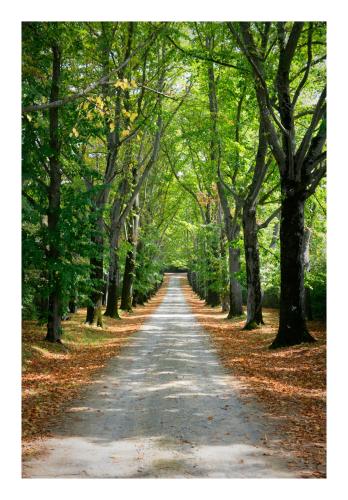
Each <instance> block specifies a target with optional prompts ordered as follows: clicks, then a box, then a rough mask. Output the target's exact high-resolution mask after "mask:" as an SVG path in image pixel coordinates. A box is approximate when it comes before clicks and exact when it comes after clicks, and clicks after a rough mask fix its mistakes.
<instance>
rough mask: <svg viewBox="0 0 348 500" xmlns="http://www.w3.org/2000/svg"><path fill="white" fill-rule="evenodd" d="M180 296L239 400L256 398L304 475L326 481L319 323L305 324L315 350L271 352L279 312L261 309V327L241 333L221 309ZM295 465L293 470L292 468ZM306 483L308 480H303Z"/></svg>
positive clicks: (322, 352) (323, 341)
mask: <svg viewBox="0 0 348 500" xmlns="http://www.w3.org/2000/svg"><path fill="white" fill-rule="evenodd" d="M183 288H184V293H185V296H186V299H187V301H188V302H189V304H190V306H191V308H192V311H193V312H194V314H195V315H196V317H197V319H198V320H199V322H200V323H201V325H202V326H204V327H205V328H206V330H207V331H208V332H209V333H210V334H211V337H212V340H213V342H214V344H215V346H216V348H217V350H218V353H219V355H220V357H221V359H222V361H223V363H224V365H225V366H226V367H227V368H228V369H229V370H230V371H231V372H232V373H233V375H235V376H237V377H238V379H239V380H240V381H241V382H242V389H241V396H242V397H243V399H244V400H245V401H246V402H247V401H248V398H252V397H253V396H256V398H257V399H258V400H259V401H260V402H261V403H262V405H263V407H264V408H265V412H266V414H267V417H268V418H269V419H270V420H271V422H273V423H274V424H275V426H276V428H277V429H278V431H279V433H280V435H281V444H282V446H283V447H284V449H286V450H289V451H291V452H292V453H293V454H294V455H295V457H297V458H298V459H299V460H300V461H301V462H302V463H303V464H304V465H305V468H306V469H307V470H309V471H310V473H309V474H308V477H309V476H311V477H313V476H314V477H325V462H326V332H325V324H324V323H323V322H321V321H309V322H308V326H309V329H310V331H311V333H312V335H313V336H314V337H315V338H316V339H317V342H315V343H314V344H301V345H299V346H293V347H289V348H282V349H277V350H270V349H269V348H268V347H269V345H270V344H271V342H272V340H273V339H274V337H275V335H276V333H277V328H278V310H276V309H264V321H265V325H262V327H260V328H258V329H255V330H251V331H247V330H242V328H243V326H244V324H245V319H244V318H238V319H236V320H226V319H225V318H226V313H221V310H220V308H211V307H208V306H206V305H205V304H204V301H202V300H199V299H198V297H197V296H196V295H195V294H194V293H193V292H192V290H191V288H190V287H189V286H188V285H183ZM293 465H294V464H293ZM306 477H307V476H306Z"/></svg>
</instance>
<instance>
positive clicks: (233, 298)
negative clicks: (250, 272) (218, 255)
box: [227, 247, 243, 319]
mask: <svg viewBox="0 0 348 500" xmlns="http://www.w3.org/2000/svg"><path fill="white" fill-rule="evenodd" d="M229 270H230V308H229V312H228V316H227V319H232V318H235V317H236V316H241V315H242V314H243V298H242V287H241V286H240V283H239V281H238V280H237V278H236V277H235V274H236V273H238V272H239V271H240V250H239V248H233V247H230V248H229Z"/></svg>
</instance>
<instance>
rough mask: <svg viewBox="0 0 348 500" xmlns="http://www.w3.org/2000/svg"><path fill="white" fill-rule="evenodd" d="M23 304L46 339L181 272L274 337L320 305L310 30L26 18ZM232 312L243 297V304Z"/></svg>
mask: <svg viewBox="0 0 348 500" xmlns="http://www.w3.org/2000/svg"><path fill="white" fill-rule="evenodd" d="M22 44H23V45H22V46H23V49H22V50H23V52H22V94H23V96H22V97H23V103H22V126H23V128H22V139H23V143H22V144H23V145H22V157H23V170H22V172H23V173H22V181H23V185H22V194H23V202H22V209H23V238H22V241H23V246H22V251H23V266H22V269H23V315H24V318H29V319H37V320H38V321H40V322H41V323H43V324H47V336H46V339H47V340H48V341H52V342H56V341H60V339H61V336H62V333H63V332H62V319H64V318H65V317H66V316H67V315H68V314H69V313H73V312H75V311H76V308H77V307H86V309H87V313H86V322H87V323H89V324H91V325H95V326H102V324H103V315H107V316H110V317H113V318H118V317H119V309H122V310H127V311H131V310H132V308H133V307H136V306H137V305H138V304H143V303H144V302H146V301H147V300H148V299H149V298H150V297H151V296H152V295H153V294H154V293H155V292H156V291H157V289H158V288H159V286H160V284H161V282H162V279H163V272H164V271H165V270H166V269H171V268H178V269H182V268H183V269H187V270H188V277H189V282H190V284H191V286H192V288H193V290H194V291H195V292H196V293H197V294H198V295H199V296H200V297H201V298H202V299H204V300H205V301H206V303H207V304H208V305H210V306H221V307H222V308H223V311H225V312H226V315H227V316H228V318H234V317H239V316H241V315H242V314H244V313H243V310H245V312H246V315H245V328H246V329H254V328H257V327H258V325H260V324H262V323H263V316H262V306H271V307H279V330H278V333H277V335H276V337H275V339H274V341H273V343H272V346H271V347H273V348H275V347H282V346H289V345H293V344H299V343H302V342H313V341H314V340H315V339H314V338H313V337H312V336H311V334H310V333H309V331H308V328H307V324H306V320H307V319H309V320H310V319H313V317H318V318H319V317H324V316H325V288H326V266H325V263H326V258H325V242H326V239H325V233H326V198H325V172H326V69H325V61H326V25H325V23H322V22H304V23H302V22H221V23H217V22H211V23H209V22H199V23H194V22H163V23H161V22H154V23H151V22H70V23H69V22H57V23H53V22H27V23H23V27H22ZM243 305H244V308H243Z"/></svg>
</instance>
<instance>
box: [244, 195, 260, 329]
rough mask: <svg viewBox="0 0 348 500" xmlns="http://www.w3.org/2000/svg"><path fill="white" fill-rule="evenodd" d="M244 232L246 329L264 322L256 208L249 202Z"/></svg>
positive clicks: (245, 213) (246, 206)
mask: <svg viewBox="0 0 348 500" xmlns="http://www.w3.org/2000/svg"><path fill="white" fill-rule="evenodd" d="M243 234H244V251H245V265H246V275H247V289H248V296H247V319H246V324H245V326H244V329H245V330H252V329H253V328H256V327H257V325H260V324H263V317H262V293H261V279H260V257H259V250H258V240H257V223H256V210H255V208H253V207H252V208H250V207H249V205H248V204H245V205H244V207H243Z"/></svg>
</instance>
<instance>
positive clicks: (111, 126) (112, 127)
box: [110, 122, 115, 132]
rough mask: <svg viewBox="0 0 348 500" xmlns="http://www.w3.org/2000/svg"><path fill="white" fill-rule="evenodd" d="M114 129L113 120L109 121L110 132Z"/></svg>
mask: <svg viewBox="0 0 348 500" xmlns="http://www.w3.org/2000/svg"><path fill="white" fill-rule="evenodd" d="M114 130H115V124H114V122H111V123H110V132H113V131H114Z"/></svg>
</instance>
